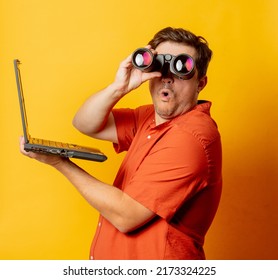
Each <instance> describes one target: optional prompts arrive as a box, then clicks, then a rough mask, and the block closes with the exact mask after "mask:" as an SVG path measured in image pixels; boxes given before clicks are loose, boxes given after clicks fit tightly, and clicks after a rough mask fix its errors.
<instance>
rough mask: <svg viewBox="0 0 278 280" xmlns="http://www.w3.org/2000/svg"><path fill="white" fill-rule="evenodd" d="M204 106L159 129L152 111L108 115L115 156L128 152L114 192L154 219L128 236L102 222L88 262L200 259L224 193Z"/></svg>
mask: <svg viewBox="0 0 278 280" xmlns="http://www.w3.org/2000/svg"><path fill="white" fill-rule="evenodd" d="M210 106H211V103H210V102H207V101H202V102H199V103H198V105H197V106H196V107H194V108H193V109H192V110H191V111H189V112H187V113H186V114H184V115H181V116H178V117H176V118H174V119H172V120H170V121H168V122H165V123H163V124H161V125H158V126H156V125H155V122H154V108H153V105H146V106H142V107H139V108H137V109H135V110H132V109H114V110H113V114H114V118H115V122H116V126H117V133H118V140H119V144H118V145H114V146H115V149H116V151H117V152H121V151H128V152H127V154H126V157H125V159H124V160H123V162H122V165H121V167H120V169H119V171H118V174H117V176H116V179H115V181H114V186H116V187H118V188H120V189H122V190H123V191H124V192H126V193H127V194H128V195H129V196H131V197H132V198H133V199H135V200H137V201H138V202H139V203H141V204H143V205H144V206H145V207H147V208H149V209H150V210H152V211H153V212H155V213H156V214H157V216H156V218H154V219H153V220H152V221H150V222H148V223H147V224H145V225H144V226H142V227H140V228H138V229H136V230H135V231H133V232H130V233H127V234H124V233H121V232H119V231H118V230H117V229H116V228H115V227H114V226H112V225H111V224H110V223H109V221H107V220H106V219H104V218H103V217H100V220H99V226H98V228H97V231H96V235H95V238H94V240H93V243H92V247H91V259H205V254H204V251H203V243H204V237H205V234H206V232H207V230H208V228H209V226H210V225H211V222H212V220H213V218H214V216H215V213H216V210H217V207H218V204H219V200H220V195H221V187H222V177H221V141H220V135H219V132H218V129H217V126H216V124H215V122H214V121H213V120H212V118H211V117H210ZM127 211H128V210H127Z"/></svg>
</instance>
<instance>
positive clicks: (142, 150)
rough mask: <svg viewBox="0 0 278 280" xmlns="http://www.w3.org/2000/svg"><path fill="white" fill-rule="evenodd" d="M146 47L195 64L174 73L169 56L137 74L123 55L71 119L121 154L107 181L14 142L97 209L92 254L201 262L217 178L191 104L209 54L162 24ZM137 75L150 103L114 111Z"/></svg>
mask: <svg viewBox="0 0 278 280" xmlns="http://www.w3.org/2000/svg"><path fill="white" fill-rule="evenodd" d="M146 48H147V49H148V50H149V51H150V52H151V54H152V55H153V57H154V58H155V57H159V55H160V57H164V58H166V55H168V56H167V57H168V58H169V61H172V58H175V57H179V55H181V54H186V56H187V57H191V58H192V61H193V62H192V65H193V63H195V64H194V65H195V66H196V67H195V68H194V71H193V72H192V73H193V74H192V75H191V76H186V75H185V76H183V75H180V76H179V73H176V72H174V70H173V69H172V68H170V62H169V61H168V62H167V63H165V64H164V65H163V67H160V68H158V70H157V71H150V72H145V71H142V69H138V68H136V67H134V65H133V63H132V58H133V56H132V55H130V56H129V57H127V58H126V59H125V60H124V61H122V63H121V64H120V66H119V69H118V71H117V74H116V77H115V80H114V82H113V83H112V84H110V85H109V86H107V87H106V88H105V89H103V90H101V91H100V92H98V93H96V94H94V95H92V96H90V97H89V98H88V99H87V100H86V101H85V103H84V104H83V105H82V106H81V108H80V109H79V111H78V112H77V114H76V116H75V117H74V120H73V124H74V126H75V127H76V128H77V129H78V130H80V131H81V132H82V133H84V134H87V135H88V136H91V137H94V138H97V139H102V140H108V141H111V142H112V143H113V145H114V147H115V150H116V151H117V152H121V151H127V154H126V157H125V159H124V161H123V163H122V165H121V167H120V169H119V172H118V174H117V176H116V178H115V181H114V184H113V186H111V185H108V184H106V183H104V182H101V181H99V180H97V179H96V178H95V177H93V176H92V175H89V174H88V173H86V172H85V171H84V170H82V169H81V168H79V167H78V166H77V165H75V164H74V163H72V162H71V161H70V160H67V159H63V158H61V157H56V156H46V155H39V154H35V153H30V152H29V153H27V152H25V151H24V150H23V148H22V143H23V140H21V152H22V153H23V154H25V155H28V156H29V157H31V158H35V159H37V160H39V161H42V162H44V163H47V164H50V165H52V166H53V167H55V168H56V169H57V170H58V171H60V172H61V173H62V174H64V175H65V176H66V177H67V178H68V179H69V180H70V182H71V183H72V184H73V185H74V186H75V187H76V188H77V190H78V191H79V192H80V193H81V195H83V197H84V198H85V199H86V200H87V201H88V202H89V203H90V204H91V205H92V206H93V207H94V208H95V209H97V210H98V211H99V212H100V220H99V225H98V228H97V232H96V234H95V237H94V241H93V244H92V247H91V252H90V258H91V259H205V254H204V251H203V244H204V237H205V234H206V232H207V230H208V228H209V227H210V225H211V222H212V220H213V218H214V216H215V213H216V210H217V208H218V204H219V200H220V195H221V184H222V179H221V142H220V135H219V132H218V130H217V126H216V124H215V122H214V121H213V120H212V118H211V117H210V113H209V110H210V106H211V103H210V102H208V101H198V95H199V93H200V91H201V90H202V89H203V88H204V87H205V86H206V84H207V76H206V72H207V67H208V64H209V62H210V59H211V55H212V52H211V50H210V49H209V47H208V45H207V42H206V40H205V39H204V38H202V37H200V36H195V35H194V34H193V33H191V32H189V31H186V30H183V29H174V28H170V27H169V28H165V29H163V30H161V31H159V32H158V33H157V34H156V35H155V36H154V38H153V39H152V40H151V41H150V42H149V45H148V46H147V47H146ZM169 55H170V56H169ZM192 65H191V66H192ZM192 69H193V68H192ZM192 69H191V70H192ZM145 81H149V89H150V93H151V96H152V100H153V105H145V106H141V107H139V108H137V109H135V110H131V109H115V108H114V106H115V104H116V103H117V102H118V101H119V100H120V99H121V98H123V97H124V96H125V95H126V94H128V93H130V92H131V91H132V90H134V89H136V88H138V87H139V86H140V85H141V84H142V83H144V82H145Z"/></svg>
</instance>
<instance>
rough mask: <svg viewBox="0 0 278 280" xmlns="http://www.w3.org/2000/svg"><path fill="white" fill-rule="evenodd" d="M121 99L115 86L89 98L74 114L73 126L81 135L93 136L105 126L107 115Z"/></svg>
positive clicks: (112, 85) (110, 86)
mask: <svg viewBox="0 0 278 280" xmlns="http://www.w3.org/2000/svg"><path fill="white" fill-rule="evenodd" d="M120 99H121V93H120V92H119V90H118V89H117V87H116V85H115V84H111V85H109V86H108V87H106V88H105V89H103V90H101V91H99V92H98V93H96V94H94V95H92V96H90V97H89V98H88V99H87V100H86V101H85V103H84V104H83V105H82V106H81V108H80V109H79V110H78V112H77V113H76V115H75V117H74V119H73V125H74V126H75V127H76V128H77V129H78V130H79V131H81V132H82V133H84V134H87V135H91V136H93V135H94V134H95V133H98V132H99V131H101V130H102V129H103V128H104V127H105V126H106V124H107V121H108V118H109V114H110V112H111V110H112V108H113V107H114V106H115V104H116V103H117V102H118V101H119V100H120Z"/></svg>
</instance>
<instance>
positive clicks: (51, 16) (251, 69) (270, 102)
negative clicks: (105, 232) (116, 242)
mask: <svg viewBox="0 0 278 280" xmlns="http://www.w3.org/2000/svg"><path fill="white" fill-rule="evenodd" d="M277 11H278V2H277V1H276V0H266V1H258V0H254V1H251V2H250V1H242V0H230V1H228V0H219V1H216V0H214V1H208V0H203V1H195V0H194V1H193V0H191V1H189V0H188V1H186V0H180V1H161V0H152V1H144V2H140V1H131V0H124V1H114V0H113V1H112V0H108V1H96V0H79V1H65V0H62V1H59V0H55V1H54V0H48V1H36V0H24V1H21V0H9V1H8V0H1V2H0V35H1V37H0V40H1V42H0V90H1V100H0V106H1V107H0V109H1V110H0V114H1V117H0V119H1V140H0V141H1V157H0V161H1V177H0V180H1V181H0V259H87V258H88V254H89V246H90V243H91V240H92V236H93V234H94V230H95V227H96V222H97V216H98V215H97V212H96V211H95V210H94V209H92V208H91V207H90V206H89V205H88V204H87V203H86V202H85V201H84V200H83V198H82V197H81V196H80V195H79V194H78V192H77V191H76V190H75V189H74V188H73V187H72V186H71V185H70V183H69V182H68V181H67V180H66V179H65V178H64V177H63V176H62V175H60V174H59V173H58V172H56V171H55V170H54V169H52V168H51V167H49V166H45V165H43V164H40V163H38V162H36V161H32V160H30V159H28V158H25V157H23V156H22V155H21V154H20V153H19V149H18V137H19V135H21V134H22V129H21V123H20V114H19V106H18V100H17V92H16V84H15V77H14V72H13V71H14V70H13V59H14V58H18V59H20V60H21V61H22V63H23V64H22V67H21V68H22V76H23V83H24V89H25V95H26V103H27V110H28V117H29V128H30V130H31V134H32V136H34V137H44V138H46V139H51V140H52V139H53V140H60V141H70V142H73V143H78V144H85V145H92V146H98V147H99V148H100V149H101V150H102V151H104V152H105V153H106V154H107V155H108V157H109V159H108V161H106V162H105V163H92V162H86V161H80V160H79V161H78V160H75V162H77V163H78V164H80V166H82V167H83V168H84V169H86V170H87V171H88V172H90V173H92V174H94V175H95V176H96V177H97V178H99V179H100V180H103V181H105V182H107V183H112V182H113V178H114V176H115V174H116V171H117V169H118V167H119V164H120V162H121V160H122V158H123V155H115V153H114V151H113V149H112V146H111V145H110V144H109V143H104V142H100V141H97V140H93V139H90V138H89V137H85V136H84V135H81V134H80V133H79V132H77V131H76V130H75V129H74V128H73V127H72V125H71V121H72V117H73V115H74V114H75V112H76V110H77V109H78V107H79V106H80V105H81V103H82V102H83V101H84V100H85V99H86V98H87V97H88V96H89V95H90V94H91V93H94V92H96V91H97V90H99V89H101V88H103V87H104V86H106V85H107V84H108V83H110V82H111V81H112V80H113V78H114V74H115V71H116V70H117V67H118V64H119V62H120V61H121V60H122V59H123V58H125V57H126V56H127V55H128V54H129V53H131V52H132V51H133V50H134V49H135V48H137V47H141V46H144V45H145V44H146V43H147V42H148V41H149V39H150V38H151V37H152V36H153V34H154V33H155V32H157V31H158V30H159V29H161V28H163V27H166V26H174V27H183V28H186V29H189V30H191V31H193V32H194V33H196V34H198V35H203V36H204V37H205V38H206V39H207V40H208V41H209V43H210V46H211V48H212V49H213V51H214V56H213V60H212V62H211V65H210V68H209V72H208V76H209V83H208V85H207V87H206V88H205V90H204V91H203V92H201V95H200V99H209V100H212V101H213V107H212V115H213V117H214V118H215V120H216V121H217V122H218V125H219V129H220V132H221V134H222V141H223V176H224V188H223V196H222V200H221V204H220V208H219V211H218V213H217V216H216V218H215V221H214V223H213V225H212V227H211V229H210V230H209V232H208V235H207V239H206V244H205V250H206V254H207V258H208V259H277V258H278V245H277V244H278V243H277V236H278V191H277V189H278V177H277V176H278V175H277V174H278V172H277V167H278V157H277V155H278V149H277V140H278V131H277V127H278V125H277V115H278V114H277V109H278V107H277V100H278V98H277V95H278V83H277V77H278V71H277V70H278V67H277V64H278V52H277V47H278V17H277ZM148 102H150V97H149V94H148V90H147V84H146V85H144V86H142V87H141V88H140V89H138V90H137V91H136V92H134V93H132V94H130V95H129V96H127V97H126V98H125V99H123V100H122V101H121V102H120V103H119V104H118V106H125V107H135V106H138V105H141V104H144V103H148Z"/></svg>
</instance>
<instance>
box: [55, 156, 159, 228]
mask: <svg viewBox="0 0 278 280" xmlns="http://www.w3.org/2000/svg"><path fill="white" fill-rule="evenodd" d="M54 167H55V168H56V169H57V170H58V171H59V172H61V173H62V174H63V175H64V176H65V177H66V178H67V179H68V180H69V181H70V182H71V183H72V184H73V185H74V186H75V188H76V189H77V190H78V191H79V193H80V194H81V195H82V196H83V197H84V198H85V199H86V200H87V201H88V203H89V204H90V205H91V206H92V207H94V208H95V209H96V210H97V211H98V212H100V214H101V215H102V216H104V217H105V218H106V219H107V220H108V221H109V222H110V223H111V224H113V225H114V226H115V227H116V228H117V229H118V230H119V231H121V232H128V231H130V230H133V229H135V228H137V227H138V226H140V225H142V224H144V223H145V222H146V221H148V220H149V219H151V218H152V217H153V216H154V213H152V212H151V211H150V210H148V209H146V208H145V207H144V206H142V205H140V204H139V203H138V202H136V201H135V200H133V199H132V198H130V197H129V196H128V195H127V194H125V193H124V192H122V191H121V190H120V189H118V188H116V187H114V186H111V185H108V184H105V183H103V182H101V181H99V180H97V179H96V178H94V177H93V176H91V175H90V174H88V173H87V172H86V171H84V170H83V169H81V168H80V167H78V166H77V165H75V164H74V163H73V162H71V161H69V160H64V161H61V162H60V163H59V164H56V165H55V166H54Z"/></svg>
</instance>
